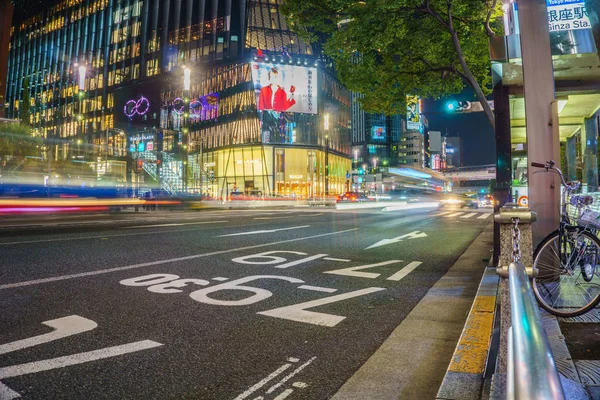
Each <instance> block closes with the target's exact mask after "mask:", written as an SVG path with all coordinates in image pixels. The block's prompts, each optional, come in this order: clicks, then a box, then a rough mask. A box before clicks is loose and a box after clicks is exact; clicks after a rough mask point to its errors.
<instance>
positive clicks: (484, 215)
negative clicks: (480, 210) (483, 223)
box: [477, 213, 492, 219]
mask: <svg viewBox="0 0 600 400" xmlns="http://www.w3.org/2000/svg"><path fill="white" fill-rule="evenodd" d="M490 215H492V213H487V214H482V215H480V216H479V217H477V219H486V218H488V217H489V216H490Z"/></svg>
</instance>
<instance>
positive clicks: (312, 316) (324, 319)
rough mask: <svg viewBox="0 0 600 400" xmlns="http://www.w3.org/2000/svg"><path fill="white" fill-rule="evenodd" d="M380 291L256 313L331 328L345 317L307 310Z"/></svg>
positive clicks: (351, 294) (347, 295) (330, 298)
mask: <svg viewBox="0 0 600 400" xmlns="http://www.w3.org/2000/svg"><path fill="white" fill-rule="evenodd" d="M381 290H385V288H379V287H369V288H365V289H360V290H355V291H353V292H348V293H342V294H336V295H334V296H329V297H324V298H322V299H317V300H311V301H307V302H304V303H299V304H293V305H291V306H284V307H278V308H274V309H272V310H267V311H260V312H257V314H259V315H266V316H268V317H274V318H282V319H288V320H290V321H296V322H303V323H305V324H313V325H321V326H327V327H329V328H331V327H334V326H336V325H337V324H339V323H340V322H342V321H343V320H344V319H346V317H343V316H341V315H334V314H326V313H321V312H316V311H307V309H308V308H313V307H318V306H323V305H325V304H330V303H336V302H338V301H342V300H346V299H351V298H353V297H358V296H364V295H367V294H370V293H374V292H379V291H381Z"/></svg>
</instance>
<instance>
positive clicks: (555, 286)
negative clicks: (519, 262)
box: [531, 161, 600, 317]
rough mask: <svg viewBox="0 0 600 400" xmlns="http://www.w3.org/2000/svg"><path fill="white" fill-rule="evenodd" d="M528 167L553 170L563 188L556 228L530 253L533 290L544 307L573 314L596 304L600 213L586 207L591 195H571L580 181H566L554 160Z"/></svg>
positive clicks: (599, 296) (563, 314)
mask: <svg viewBox="0 0 600 400" xmlns="http://www.w3.org/2000/svg"><path fill="white" fill-rule="evenodd" d="M531 166H532V167H536V168H544V169H546V172H549V171H551V172H554V173H557V174H558V175H559V176H560V180H561V183H562V186H563V187H564V192H563V197H562V200H561V210H560V211H561V212H560V223H559V227H558V229H557V230H555V231H554V232H552V233H550V234H549V235H548V236H546V237H545V238H544V239H543V240H542V241H541V243H540V244H539V245H538V246H537V248H536V250H535V252H534V253H533V267H534V270H535V269H537V270H538V274H537V276H536V277H535V278H534V279H533V292H534V294H535V297H536V299H537V301H538V303H539V305H540V306H541V307H542V308H543V309H544V310H546V311H548V312H550V313H551V314H554V315H556V316H559V317H575V316H577V315H581V314H584V313H586V312H588V311H589V310H591V309H593V308H594V307H596V305H598V303H600V274H599V266H598V256H599V255H600V239H598V237H597V232H598V230H600V214H598V213H597V212H594V211H592V210H591V209H590V206H591V205H592V203H593V200H594V199H593V198H592V197H591V196H580V195H575V194H574V192H575V191H576V190H577V189H578V188H579V185H580V183H579V182H577V181H575V182H569V183H567V182H566V181H565V178H564V176H563V174H562V172H561V170H560V169H559V168H557V167H555V163H554V161H548V162H546V163H545V164H541V163H535V162H532V163H531ZM569 206H570V207H569ZM569 211H571V213H569ZM594 276H598V277H599V278H598V279H593V278H594Z"/></svg>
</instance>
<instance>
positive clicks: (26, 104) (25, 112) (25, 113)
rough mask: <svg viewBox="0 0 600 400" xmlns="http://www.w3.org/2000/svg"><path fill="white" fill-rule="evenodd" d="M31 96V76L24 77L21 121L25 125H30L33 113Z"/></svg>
mask: <svg viewBox="0 0 600 400" xmlns="http://www.w3.org/2000/svg"><path fill="white" fill-rule="evenodd" d="M30 108H31V97H30V95H29V77H28V76H26V77H25V78H23V95H22V96H21V121H22V123H23V124H25V125H29V123H30V119H29V116H30V115H31V111H30Z"/></svg>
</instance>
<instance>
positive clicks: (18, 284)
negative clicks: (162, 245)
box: [0, 228, 359, 290]
mask: <svg viewBox="0 0 600 400" xmlns="http://www.w3.org/2000/svg"><path fill="white" fill-rule="evenodd" d="M358 229H359V228H352V229H344V230H342V231H336V232H330V233H321V234H319V235H313V236H304V237H300V238H294V239H286V240H280V241H277V242H270V243H262V244H256V245H252V246H245V247H238V248H233V249H227V250H219V251H213V252H210V253H203V254H194V255H191V256H185V257H177V258H169V259H166V260H158V261H150V262H145V263H140V264H133V265H126V266H123V267H116V268H107V269H101V270H96V271H90V272H82V273H79V274H70V275H61V276H54V277H50V278H42V279H34V280H31V281H23V282H16V283H8V284H4V285H0V290H4V289H12V288H16V287H22V286H31V285H39V284H42V283H49V282H56V281H64V280H67V279H76V278H82V277H86V276H94V275H101V274H108V273H111V272H118V271H126V270H130V269H136V268H143V267H151V266H154V265H161V264H168V263H172V262H177V261H187V260H194V259H197V258H203V257H210V256H216V255H219V254H227V253H233V252H236V251H243V250H251V249H258V248H261V247H267V246H273V245H276V244H282V243H291V242H299V241H302V240H310V239H316V238H320V237H327V236H333V235H341V234H343V233H348V232H355V231H357V230H358Z"/></svg>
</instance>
